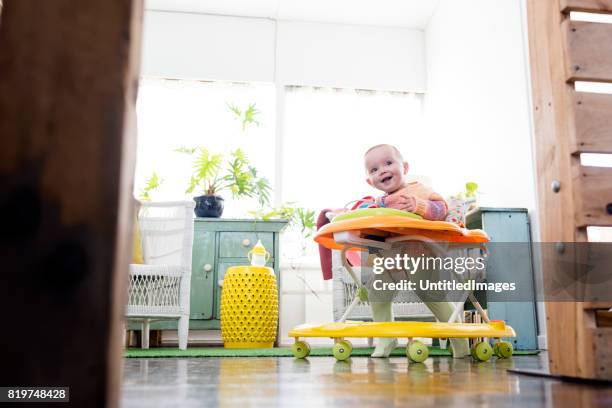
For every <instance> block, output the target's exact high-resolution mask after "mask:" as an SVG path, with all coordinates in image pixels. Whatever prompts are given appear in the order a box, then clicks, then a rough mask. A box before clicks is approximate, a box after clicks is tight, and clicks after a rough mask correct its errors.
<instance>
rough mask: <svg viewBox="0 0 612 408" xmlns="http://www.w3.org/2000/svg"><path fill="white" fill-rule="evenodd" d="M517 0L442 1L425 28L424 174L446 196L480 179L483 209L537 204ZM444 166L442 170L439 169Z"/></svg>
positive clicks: (420, 164) (418, 162) (419, 163)
mask: <svg viewBox="0 0 612 408" xmlns="http://www.w3.org/2000/svg"><path fill="white" fill-rule="evenodd" d="M519 3H520V2H518V1H516V0H496V1H490V0H461V1H455V0H441V1H440V3H439V4H438V8H437V9H436V12H435V13H434V15H433V17H432V19H431V21H430V23H429V25H428V27H427V29H426V32H425V44H426V58H427V94H426V95H425V115H426V121H425V129H426V137H425V138H424V139H422V140H421V139H419V140H415V143H416V144H417V146H418V147H419V150H421V151H427V152H429V151H436V152H437V157H436V158H435V160H434V159H433V158H432V157H431V155H424V156H423V157H422V158H420V157H416V158H415V159H414V167H415V170H416V169H417V168H418V173H421V174H431V175H433V181H434V184H435V186H436V188H437V189H439V190H441V191H442V192H444V193H451V192H452V191H457V190H458V189H459V190H460V189H461V188H462V187H463V184H464V183H465V182H466V181H468V180H472V181H476V182H477V183H478V184H479V186H480V190H481V191H482V192H483V194H482V195H481V196H480V197H479V202H480V204H481V205H483V206H501V207H527V208H529V209H531V210H532V209H534V208H535V202H536V200H535V195H534V177H533V163H532V153H531V151H532V150H531V133H530V132H531V131H530V108H529V106H528V101H529V99H528V92H529V90H528V87H527V71H526V67H527V61H526V54H525V52H526V50H525V47H524V43H523V33H522V31H521V28H522V27H521V18H522V16H521V8H520V4H519ZM440 169H442V171H441V170H440Z"/></svg>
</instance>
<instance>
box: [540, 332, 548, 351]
mask: <svg viewBox="0 0 612 408" xmlns="http://www.w3.org/2000/svg"><path fill="white" fill-rule="evenodd" d="M538 348H539V349H540V350H548V342H547V341H546V335H545V334H540V335H539V336H538Z"/></svg>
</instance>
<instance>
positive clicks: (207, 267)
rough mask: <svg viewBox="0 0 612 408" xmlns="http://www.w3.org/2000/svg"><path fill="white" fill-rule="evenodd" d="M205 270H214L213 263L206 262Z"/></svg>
mask: <svg viewBox="0 0 612 408" xmlns="http://www.w3.org/2000/svg"><path fill="white" fill-rule="evenodd" d="M204 271H205V272H210V271H212V265H211V264H206V265H204Z"/></svg>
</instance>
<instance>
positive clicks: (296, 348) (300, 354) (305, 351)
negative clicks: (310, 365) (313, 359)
mask: <svg viewBox="0 0 612 408" xmlns="http://www.w3.org/2000/svg"><path fill="white" fill-rule="evenodd" d="M291 351H292V352H293V355H294V356H295V358H306V357H308V356H309V355H310V345H309V344H308V343H306V342H305V341H296V342H295V343H293V345H292V346H291Z"/></svg>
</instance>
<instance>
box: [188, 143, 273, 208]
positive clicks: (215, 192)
mask: <svg viewBox="0 0 612 408" xmlns="http://www.w3.org/2000/svg"><path fill="white" fill-rule="evenodd" d="M177 151H178V152H181V153H185V154H188V155H190V156H192V157H193V174H192V175H191V180H190V182H189V187H188V188H187V190H186V193H193V192H194V191H196V192H201V193H202V195H200V196H197V197H194V198H193V199H194V201H195V202H196V207H195V210H194V211H195V214H196V216H198V217H214V218H218V217H220V216H221V214H222V213H223V203H224V199H223V197H221V196H220V195H219V194H220V193H221V192H222V191H226V190H229V191H230V192H231V194H232V197H233V198H240V197H256V198H257V201H258V202H259V203H260V204H261V205H266V204H268V203H269V202H270V183H269V182H268V180H267V179H266V178H264V177H259V176H258V175H257V169H256V168H255V167H253V166H252V165H251V164H250V162H249V160H248V159H247V157H246V155H245V154H244V152H243V151H242V150H240V149H236V150H234V151H233V152H231V153H230V158H229V160H228V161H227V162H226V163H225V166H224V160H223V155H221V154H218V153H216V154H212V153H210V152H209V151H208V149H206V148H205V147H202V146H199V147H194V148H184V147H183V148H179V149H177Z"/></svg>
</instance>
